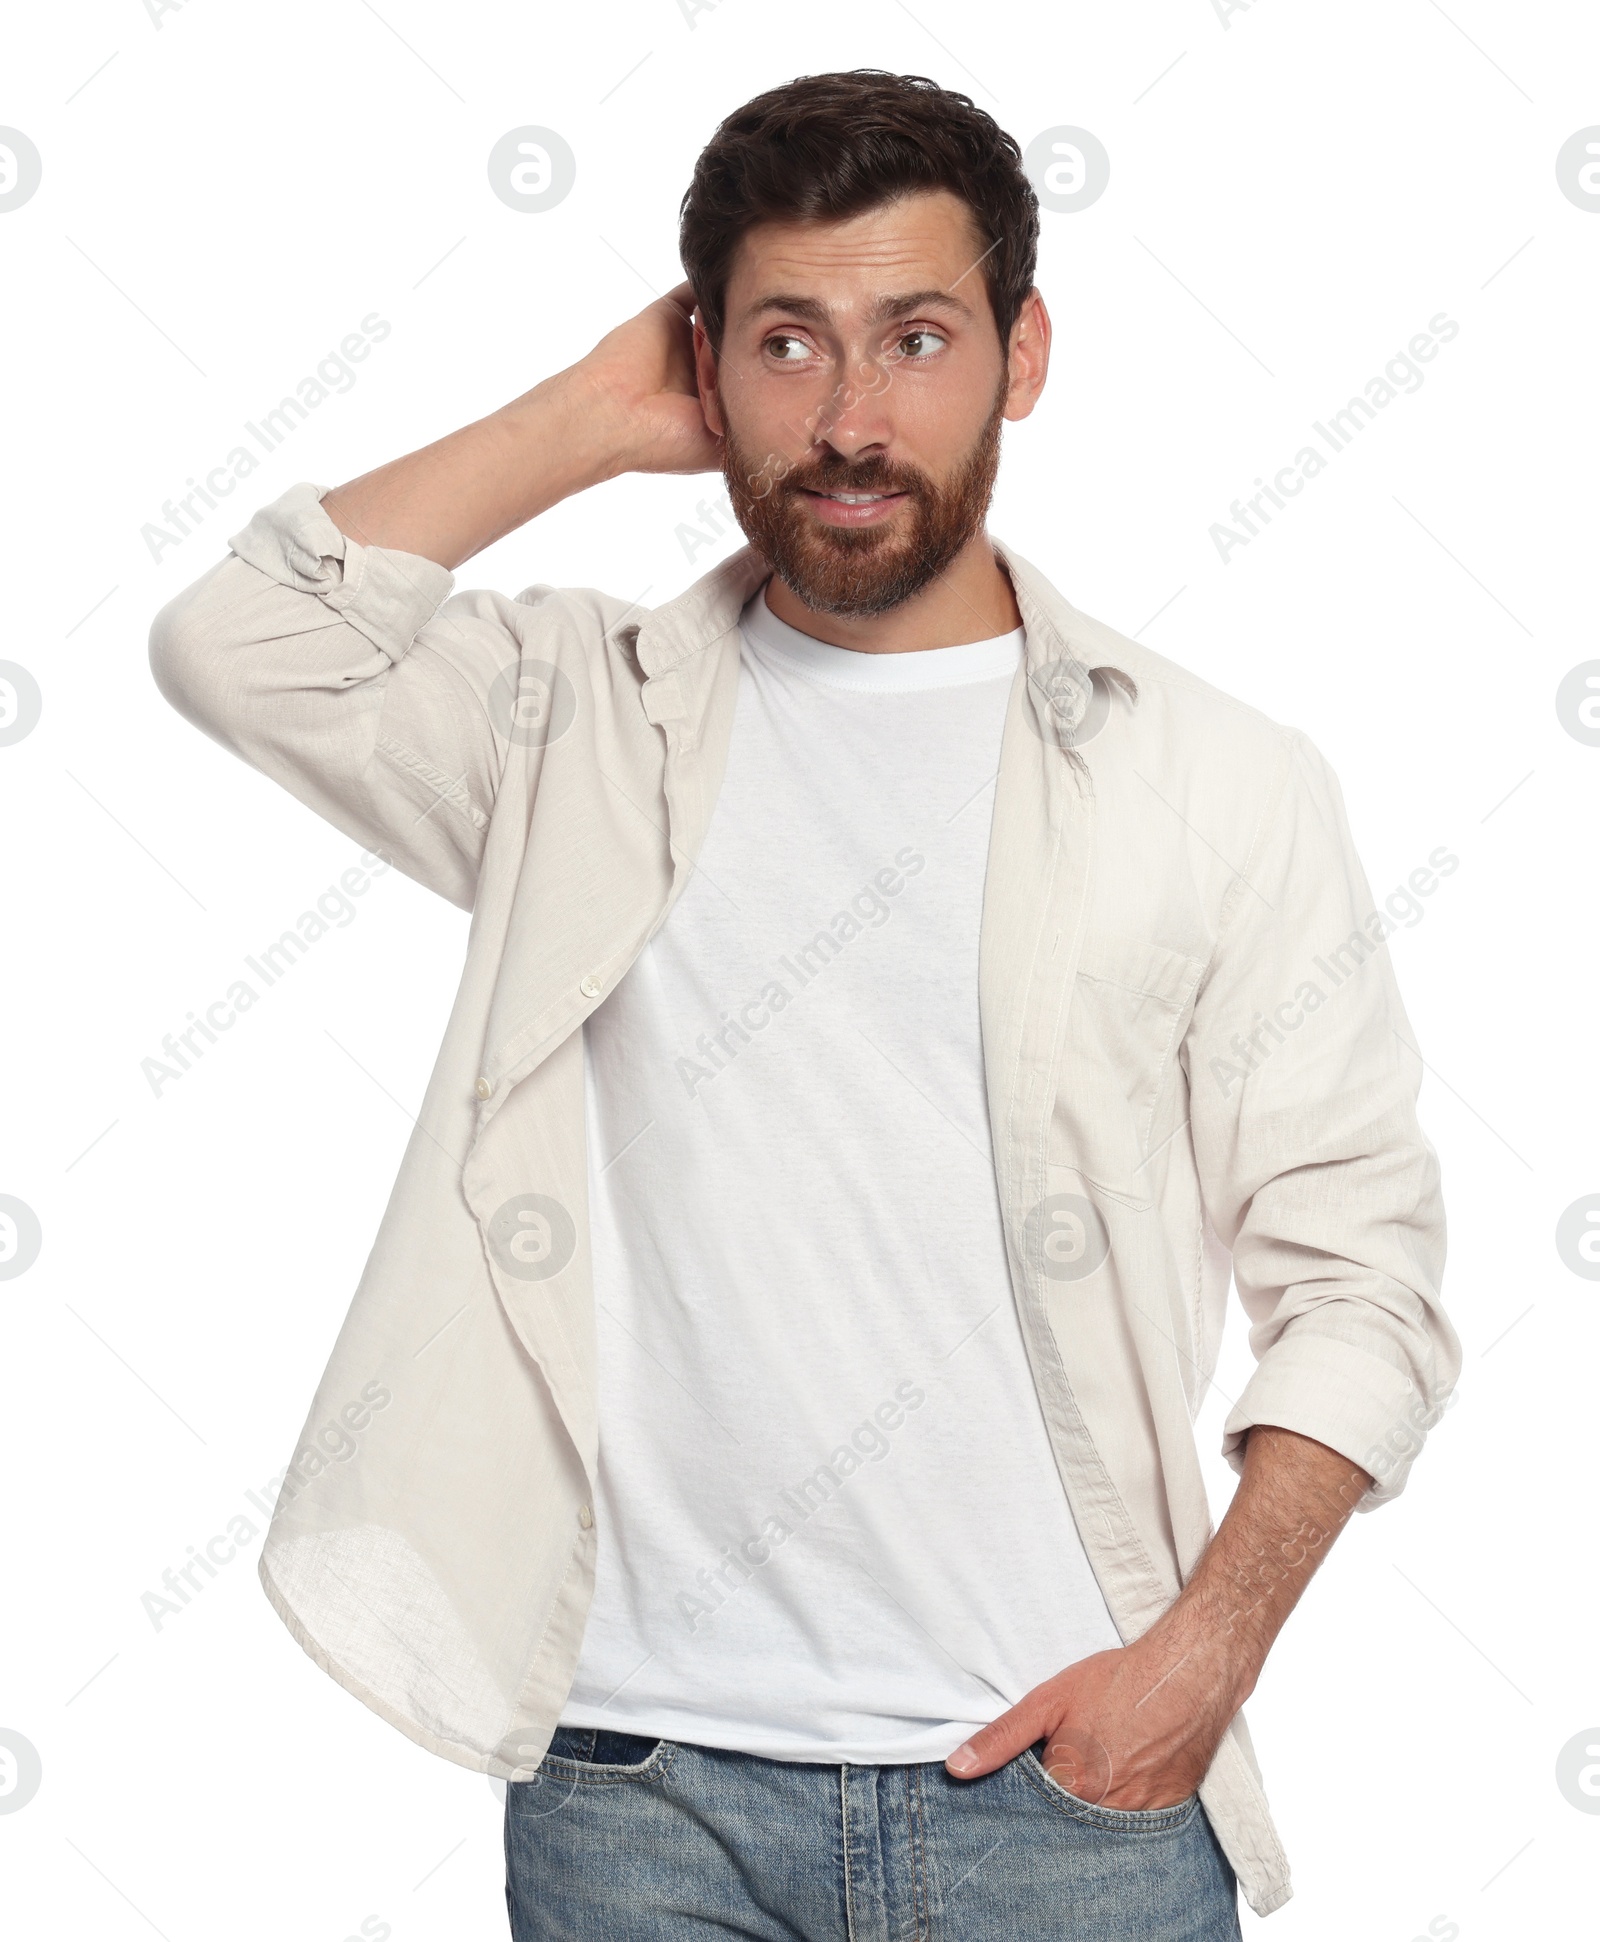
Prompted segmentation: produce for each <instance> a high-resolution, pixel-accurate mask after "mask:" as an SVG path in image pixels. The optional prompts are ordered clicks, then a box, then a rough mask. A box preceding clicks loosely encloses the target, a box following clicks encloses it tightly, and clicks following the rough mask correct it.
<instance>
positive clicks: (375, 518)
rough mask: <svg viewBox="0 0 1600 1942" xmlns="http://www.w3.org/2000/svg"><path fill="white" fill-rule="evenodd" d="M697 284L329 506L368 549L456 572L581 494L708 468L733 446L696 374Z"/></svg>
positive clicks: (369, 476)
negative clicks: (619, 481)
mask: <svg viewBox="0 0 1600 1942" xmlns="http://www.w3.org/2000/svg"><path fill="white" fill-rule="evenodd" d="M693 308H694V296H693V293H692V292H691V290H690V289H689V286H688V285H687V284H686V283H680V284H679V285H678V286H677V288H676V289H674V290H669V291H668V292H667V294H666V295H665V296H664V297H658V298H657V299H656V300H655V302H654V303H650V304H646V305H645V307H644V309H643V310H641V311H640V312H639V314H638V315H637V316H636V317H630V318H629V319H628V321H627V322H626V323H623V324H619V325H618V326H617V327H616V329H615V330H611V331H608V332H607V333H606V335H605V336H604V337H602V338H601V340H600V342H599V343H598V344H596V345H595V347H594V349H593V350H592V351H590V352H589V354H588V356H587V357H583V358H580V359H579V360H578V362H577V363H576V364H573V365H569V366H568V368H567V369H566V370H565V371H561V372H558V373H557V374H556V376H554V377H552V378H546V379H545V381H544V382H543V383H542V384H536V385H535V386H534V387H533V389H532V390H531V391H525V392H524V393H523V394H522V396H521V397H520V398H513V399H512V401H511V403H510V404H508V405H504V406H502V407H501V409H500V410H499V411H495V412H491V413H490V414H489V416H488V417H487V418H480V419H478V420H477V422H476V423H475V424H471V425H466V426H464V427H463V428H462V429H461V430H460V431H458V432H452V433H451V434H450V436H449V437H448V438H441V439H439V440H438V441H437V442H436V443H434V444H432V445H425V446H423V448H422V450H421V451H420V452H412V453H410V454H409V455H408V456H407V457H405V458H403V459H395V460H393V461H392V462H391V463H390V464H388V465H380V466H379V467H378V469H377V471H375V472H366V473H363V474H362V476H361V477H360V478H359V479H352V480H351V481H350V483H349V484H348V485H342V486H339V487H337V488H336V489H335V490H334V491H332V492H330V493H329V494H328V495H327V497H326V498H325V499H324V500H323V502H322V504H323V507H324V509H325V510H326V512H327V513H328V516H329V517H330V518H331V519H332V520H333V523H334V524H335V525H336V526H337V527H338V528H339V530H340V532H342V533H344V534H346V535H347V536H348V537H349V538H351V539H353V540H356V541H357V542H358V543H359V544H361V545H363V546H385V547H389V548H392V549H393V550H394V551H396V552H400V553H419V554H421V555H422V557H423V558H424V559H429V560H437V561H438V562H439V564H440V565H441V566H447V567H450V568H452V569H454V568H455V567H458V566H460V564H461V562H462V561H463V560H469V559H471V557H472V556H473V554H474V553H479V552H482V550H483V548H484V547H486V546H490V545H492V544H493V543H494V542H495V541H496V540H497V539H503V538H504V537H505V535H506V534H507V533H511V532H515V531H516V529H517V527H519V526H521V525H522V524H523V523H524V522H525V521H527V520H530V519H533V518H535V517H536V516H537V515H538V514H539V513H542V512H545V511H547V510H548V508H549V507H551V506H554V505H556V504H558V503H559V502H560V501H561V500H563V499H567V498H570V497H571V496H572V494H573V493H575V492H582V491H584V490H585V489H586V488H587V487H589V486H592V485H598V484H599V483H600V482H601V481H602V480H603V479H612V478H615V477H616V476H617V475H618V474H619V473H622V472H679V473H683V472H707V471H713V470H715V469H716V467H717V466H719V465H720V464H721V460H722V454H721V445H720V440H719V439H718V437H717V436H716V435H715V434H713V432H712V431H711V429H710V426H709V425H708V423H707V421H706V416H705V411H704V408H703V407H702V405H701V402H700V395H699V390H698V386H697V382H696V377H695V354H694V332H693V327H692V321H691V319H692V312H693Z"/></svg>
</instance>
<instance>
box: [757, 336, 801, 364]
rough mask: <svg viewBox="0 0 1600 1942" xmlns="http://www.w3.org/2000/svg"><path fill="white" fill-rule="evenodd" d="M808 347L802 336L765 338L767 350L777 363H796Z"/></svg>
mask: <svg viewBox="0 0 1600 1942" xmlns="http://www.w3.org/2000/svg"><path fill="white" fill-rule="evenodd" d="M808 348H809V347H808V346H807V344H806V341H805V339H804V338H803V337H788V336H778V337H769V338H768V339H767V350H768V352H769V354H770V355H771V356H772V357H773V358H774V359H776V361H777V362H778V363H779V364H798V363H799V362H800V361H801V360H802V359H803V358H804V357H805V356H806V355H807V351H808Z"/></svg>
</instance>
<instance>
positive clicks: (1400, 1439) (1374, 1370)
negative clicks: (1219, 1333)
mask: <svg viewBox="0 0 1600 1942" xmlns="http://www.w3.org/2000/svg"><path fill="white" fill-rule="evenodd" d="M1453 1400H1454V1399H1453V1397H1447V1398H1445V1399H1444V1400H1443V1401H1442V1402H1433V1401H1430V1399H1429V1398H1427V1397H1425V1396H1424V1395H1423V1393H1422V1391H1421V1390H1420V1389H1419V1388H1418V1387H1417V1385H1416V1384H1415V1383H1414V1382H1412V1381H1411V1380H1410V1378H1409V1377H1407V1376H1403V1375H1402V1374H1401V1373H1400V1371H1399V1370H1398V1369H1397V1368H1395V1366H1394V1364H1393V1363H1391V1362H1386V1361H1385V1360H1383V1358H1382V1357H1381V1356H1376V1355H1372V1354H1369V1353H1368V1352H1367V1351H1366V1350H1365V1349H1359V1348H1356V1347H1355V1346H1354V1344H1352V1343H1350V1342H1344V1341H1340V1340H1339V1339H1338V1338H1337V1337H1334V1336H1328V1335H1300V1336H1295V1335H1285V1336H1282V1337H1280V1339H1279V1340H1278V1341H1277V1342H1276V1343H1274V1345H1273V1346H1272V1348H1270V1349H1269V1350H1268V1351H1267V1353H1266V1354H1265V1355H1264V1356H1263V1357H1262V1358H1261V1361H1260V1362H1259V1363H1258V1364H1257V1366H1256V1371H1255V1374H1254V1375H1252V1376H1251V1378H1250V1380H1249V1381H1248V1382H1247V1383H1246V1384H1245V1388H1244V1394H1243V1395H1242V1396H1241V1397H1240V1398H1239V1400H1238V1402H1237V1403H1236V1404H1235V1405H1234V1408H1233V1411H1232V1413H1231V1414H1230V1416H1229V1417H1228V1420H1227V1422H1226V1423H1225V1424H1224V1425H1223V1429H1222V1454H1223V1456H1224V1457H1225V1458H1226V1459H1227V1461H1228V1462H1229V1463H1230V1464H1231V1465H1232V1467H1233V1468H1234V1469H1235V1470H1239V1471H1242V1470H1243V1468H1244V1443H1245V1435H1246V1432H1247V1431H1248V1430H1249V1429H1250V1428H1251V1427H1252V1426H1253V1425H1254V1424H1256V1423H1267V1424H1270V1425H1272V1426H1273V1427H1274V1428H1277V1429H1285V1430H1293V1431H1294V1432H1295V1433H1296V1434H1297V1435H1299V1436H1309V1437H1312V1438H1314V1439H1315V1440H1316V1441H1317V1442H1318V1443H1325V1444H1327V1446H1328V1448H1329V1449H1330V1450H1337V1451H1338V1452H1339V1454H1340V1456H1342V1457H1348V1458H1349V1459H1350V1461H1351V1462H1352V1463H1356V1464H1359V1465H1360V1466H1361V1468H1362V1469H1363V1470H1365V1471H1366V1472H1367V1473H1368V1475H1369V1476H1370V1477H1371V1478H1372V1479H1373V1484H1372V1488H1371V1489H1370V1490H1369V1491H1367V1493H1366V1494H1365V1496H1364V1497H1363V1498H1362V1499H1361V1501H1360V1503H1358V1504H1357V1505H1356V1509H1357V1510H1376V1509H1377V1507H1378V1505H1379V1504H1385V1503H1388V1502H1389V1500H1390V1499H1391V1498H1394V1497H1398V1496H1399V1495H1400V1492H1401V1491H1402V1490H1403V1489H1404V1488H1405V1482H1406V1477H1407V1475H1408V1474H1409V1472H1410V1469H1411V1465H1412V1462H1413V1461H1414V1460H1415V1458H1416V1456H1417V1453H1418V1451H1420V1450H1421V1448H1422V1445H1423V1441H1424V1439H1425V1438H1426V1436H1427V1433H1428V1431H1429V1430H1430V1429H1431V1428H1432V1427H1433V1425H1434V1424H1435V1423H1436V1422H1438V1420H1439V1418H1440V1417H1441V1416H1442V1415H1443V1414H1444V1412H1445V1410H1446V1409H1448V1408H1449V1406H1450V1403H1451V1401H1453Z"/></svg>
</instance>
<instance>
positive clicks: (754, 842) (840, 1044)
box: [562, 593, 1120, 1763]
mask: <svg viewBox="0 0 1600 1942" xmlns="http://www.w3.org/2000/svg"><path fill="white" fill-rule="evenodd" d="M1022 651H1023V634H1022V631H1021V630H1020V629H1019V630H1018V631H1017V632H1015V633H1013V634H1008V635H1005V636H1003V637H1001V638H1000V639H997V640H987V641H975V642H972V643H971V644H970V645H966V646H960V647H943V648H930V649H925V650H922V651H920V652H911V653H901V654H864V653H858V652H856V651H854V650H852V649H849V648H841V647H834V646H830V645H828V644H827V643H825V642H822V641H817V640H813V639H811V638H810V636H808V635H805V634H801V633H798V632H796V631H795V630H794V629H793V628H790V627H788V626H786V625H784V623H782V622H781V621H779V620H777V619H776V618H775V617H774V616H773V615H772V614H771V612H770V611H769V610H768V608H767V605H766V601H765V597H764V595H763V594H760V593H758V594H757V595H756V596H755V598H754V599H753V600H752V601H751V603H750V605H749V606H748V607H747V608H746V610H745V614H744V619H743V654H742V662H741V668H740V678H739V692H738V699H737V706H736V712H735V717H734V725H733V735H732V743H731V747H730V751H729V757H728V767H727V773H726V777H725V780H724V782H723V785H722V789H721V793H720V796H719V798H718V801H717V805H716V809H715V813H714V815H713V818H712V821H711V826H710V829H709V831H708V832H707V836H706V840H705V844H704V847H703V849H702V852H701V855H700V858H699V861H698V865H697V868H696V870H695V873H694V876H693V878H692V879H691V881H690V882H689V884H688V885H687V887H686V888H685V890H684V892H683V895H682V897H681V898H680V900H679V901H678V903H677V904H676V905H675V906H674V908H673V910H672V913H671V915H670V916H669V917H668V919H667V921H666V923H665V924H664V925H663V926H662V928H661V930H660V931H659V932H658V933H657V934H656V936H655V938H654V939H653V940H652V942H651V943H650V944H649V946H648V947H647V948H646V949H645V951H644V952H643V954H642V955H641V956H640V957H639V959H638V961H637V962H636V963H635V964H634V965H633V967H632V968H631V969H630V970H629V972H628V974H627V976H626V977H625V978H624V979H623V980H622V981H621V983H620V984H619V985H618V986H617V988H616V990H615V991H614V992H612V994H611V995H610V997H609V998H608V999H607V1000H606V1002H605V1003H604V1004H603V1005H601V1006H600V1007H599V1009H598V1010H597V1011H596V1012H595V1013H594V1014H593V1015H592V1017H591V1018H590V1019H589V1021H588V1024H587V1025H586V1027H585V1054H586V1056H585V1066H586V1078H587V1086H586V1091H587V1111H588V1134H589V1177H590V1196H591V1198H590V1220H591V1231H592V1234H593V1244H594V1272H595V1293H596V1300H597V1304H598V1306H597V1327H598V1331H599V1410H600V1416H599V1421H600V1476H599V1490H598V1493H597V1500H596V1505H595V1511H596V1522H597V1534H598V1539H599V1546H598V1554H597V1564H596V1586H595V1597H594V1604H593V1607H592V1609H591V1612H590V1616H589V1621H588V1627H587V1630H586V1632H585V1635H584V1642H583V1650H582V1655H581V1658H580V1661H579V1665H578V1671H577V1676H576V1680H575V1682H574V1685H573V1688H572V1692H571V1695H570V1697H569V1700H568V1703H567V1705H566V1707H565V1709H564V1710H563V1713H562V1720H563V1721H564V1722H565V1723H567V1724H569V1725H576V1726H601V1727H610V1728H613V1729H616V1730H619V1731H623V1732H633V1733H644V1734H650V1735H659V1736H663V1737H666V1738H669V1739H678V1740H689V1741H695V1742H698V1743H700V1744H702V1745H709V1746H718V1747H729V1748H734V1749H737V1750H740V1751H743V1752H748V1753H755V1754H761V1755H764V1756H766V1757H768V1758H771V1759H783V1760H821V1761H832V1762H838V1761H851V1762H866V1763H872V1762H878V1763H887V1762H902V1761H921V1760H942V1759H943V1758H944V1757H945V1756H946V1755H947V1754H948V1753H950V1752H952V1751H953V1750H954V1749H955V1748H956V1747H957V1746H958V1745H959V1744H960V1743H961V1741H962V1740H963V1739H965V1738H966V1737H967V1735H968V1734H969V1732H970V1731H971V1730H972V1729H973V1728H974V1727H976V1726H979V1725H982V1724H984V1723H986V1722H987V1721H989V1720H990V1719H992V1718H994V1717H995V1715H996V1714H998V1713H1000V1712H1002V1711H1004V1710H1005V1708H1006V1707H1007V1706H1009V1705H1011V1704H1012V1703H1013V1702H1014V1701H1016V1700H1017V1699H1019V1698H1021V1696H1022V1694H1023V1693H1024V1692H1026V1691H1027V1690H1028V1689H1029V1688H1030V1687H1032V1686H1034V1685H1037V1684H1038V1683H1039V1682H1040V1681H1041V1680H1043V1679H1046V1678H1049V1677H1050V1676H1051V1675H1052V1674H1054V1673H1056V1672H1059V1671H1060V1670H1061V1668H1062V1667H1063V1666H1065V1665H1068V1664H1070V1663H1071V1662H1072V1661H1074V1660H1076V1659H1079V1658H1082V1657H1085V1656H1086V1655H1087V1654H1089V1653H1091V1652H1097V1651H1101V1650H1103V1649H1105V1648H1107V1647H1110V1646H1115V1645H1117V1644H1119V1643H1120V1640H1119V1637H1118V1634H1117V1631H1116V1628H1115V1626H1114V1625H1113V1623H1112V1620H1111V1617H1110V1614H1109V1612H1108V1611H1107V1609H1106V1605H1105V1601H1104V1599H1103V1598H1102V1596H1101V1593H1100V1590H1099V1587H1098V1586H1097V1584H1096V1582H1095V1579H1094V1576H1093V1574H1092V1572H1091V1570H1090V1568H1089V1564H1088V1561H1087V1559H1086V1557H1085V1555H1084V1551H1083V1547H1082V1544H1081V1543H1080V1541H1079V1538H1078V1534H1077V1530H1076V1527H1075V1525H1074V1523H1073V1519H1072V1515H1071V1512H1070V1510H1069V1508H1068V1505H1067V1500H1066V1497H1065V1494H1064V1492H1063V1489H1062V1485H1061V1481H1060V1476H1059V1474H1058V1472H1057V1469H1056V1465H1055V1461H1054V1458H1053V1455H1052V1453H1051V1449H1050V1445H1049V1441H1048V1438H1047V1434H1046V1431H1045V1427H1044V1422H1043V1419H1042V1417H1041V1414H1040V1410H1039V1403H1038V1398H1037V1395H1036V1393H1035V1390H1034V1386H1033V1379H1032V1375H1031V1373H1030V1370H1029V1367H1028V1362H1027V1356H1026V1352H1025V1350H1024V1347H1023V1342H1022V1336H1021V1331H1020V1327H1019V1324H1018V1320H1017V1315H1016V1307H1015V1299H1014V1296H1013V1294H1012V1289H1011V1282H1010V1276H1009V1272H1008V1269H1007V1263H1006V1255H1005V1245H1004V1240H1003V1236H1002V1229H1001V1222H1000V1209H999V1203H998V1198H997V1193H996V1188H995V1179H994V1166H993V1160H992V1156H991V1148H990V1138H989V1125H988V1117H987V1111H986V1104H985V1093H984V1079H983V1055H982V1046H981V1041H980V1034H979V1021H978V927H979V917H980V913H981V908H982V899H983V882H984V867H985V861H986V856H987V850H988V840H989V824H990V814H991V809H992V803H993V786H992V785H993V780H994V775H995V770H996V768H997V766H998V763H999V752H1000V735H1001V728H1002V724H1003V721H1004V718H1005V710H1006V702H1007V697H1008V694H1009V691H1010V687H1011V682H1012V677H1013V675H1014V673H1015V670H1016V668H1017V665H1018V662H1019V660H1020V659H1021V656H1022Z"/></svg>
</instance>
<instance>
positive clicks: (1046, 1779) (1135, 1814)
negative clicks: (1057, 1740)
mask: <svg viewBox="0 0 1600 1942" xmlns="http://www.w3.org/2000/svg"><path fill="white" fill-rule="evenodd" d="M1017 1763H1018V1765H1019V1767H1020V1768H1021V1769H1022V1774H1023V1778H1024V1779H1025V1780H1027V1781H1028V1782H1029V1783H1030V1784H1031V1785H1032V1787H1033V1790H1034V1792H1035V1793H1038V1792H1039V1791H1040V1790H1041V1789H1043V1790H1045V1798H1046V1799H1047V1800H1048V1801H1049V1802H1050V1803H1051V1805H1052V1806H1054V1807H1058V1808H1060V1809H1061V1810H1062V1811H1063V1812H1064V1813H1069V1814H1071V1815H1072V1817H1073V1819H1074V1820H1079V1821H1083V1822H1084V1823H1086V1824H1087V1825H1088V1826H1090V1827H1098V1828H1103V1829H1105V1830H1106V1831H1107V1832H1111V1833H1115V1832H1121V1833H1124V1834H1171V1833H1174V1832H1175V1831H1176V1830H1177V1829H1179V1828H1183V1827H1187V1826H1188V1825H1189V1823H1190V1821H1192V1820H1193V1819H1194V1817H1195V1815H1196V1814H1197V1813H1198V1812H1199V1809H1200V1796H1199V1795H1198V1794H1190V1795H1189V1796H1188V1798H1187V1799H1185V1800H1180V1801H1175V1802H1174V1803H1173V1804H1172V1806H1171V1807H1102V1806H1101V1805H1099V1803H1098V1802H1096V1801H1092V1800H1080V1799H1079V1797H1078V1796H1077V1795H1076V1794H1074V1793H1070V1792H1069V1791H1068V1790H1067V1789H1066V1788H1065V1787H1063V1786H1062V1784H1061V1782H1060V1781H1059V1780H1057V1779H1055V1778H1054V1777H1053V1776H1052V1775H1051V1774H1050V1772H1049V1771H1048V1770H1047V1769H1046V1767H1045V1764H1044V1762H1043V1761H1042V1760H1041V1759H1040V1758H1039V1756H1038V1754H1037V1752H1036V1751H1035V1750H1034V1749H1033V1748H1032V1747H1029V1748H1028V1750H1027V1751H1026V1752H1025V1753H1021V1754H1019V1755H1018V1756H1017Z"/></svg>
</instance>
